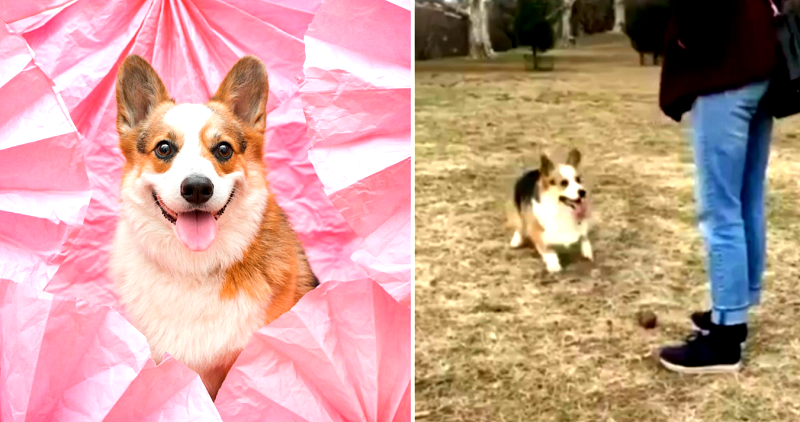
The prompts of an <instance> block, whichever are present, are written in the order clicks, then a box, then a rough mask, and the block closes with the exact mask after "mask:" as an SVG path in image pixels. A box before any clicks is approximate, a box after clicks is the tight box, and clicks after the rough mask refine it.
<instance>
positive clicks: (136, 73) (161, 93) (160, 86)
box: [117, 55, 172, 136]
mask: <svg viewBox="0 0 800 422" xmlns="http://www.w3.org/2000/svg"><path fill="white" fill-rule="evenodd" d="M166 101H170V102H171V101H172V98H170V96H169V94H168V93H167V88H166V87H165V86H164V83H163V82H161V78H159V77H158V74H157V73H156V71H155V70H154V69H153V67H152V66H150V63H147V61H146V60H145V59H143V58H141V57H139V56H137V55H131V56H128V57H127V58H126V59H125V61H123V62H122V65H121V66H120V68H119V72H117V132H119V134H120V136H124V135H125V134H126V133H128V132H129V131H130V130H131V129H133V128H134V127H136V126H137V125H138V124H139V123H141V122H142V121H143V120H144V119H145V118H146V117H147V115H148V114H150V112H151V111H153V109H154V108H155V107H156V106H157V105H159V104H161V103H162V102H166Z"/></svg>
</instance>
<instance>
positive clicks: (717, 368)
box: [658, 358, 742, 374]
mask: <svg viewBox="0 0 800 422" xmlns="http://www.w3.org/2000/svg"><path fill="white" fill-rule="evenodd" d="M658 360H659V361H661V364H662V365H664V367H665V368H667V369H669V370H670V371H673V372H679V373H681V374H729V373H733V372H739V370H740V369H741V368H742V362H741V361H739V362H736V363H734V364H731V365H711V366H698V367H688V366H680V365H676V364H674V363H670V362H667V361H665V360H664V359H662V358H659V359H658Z"/></svg>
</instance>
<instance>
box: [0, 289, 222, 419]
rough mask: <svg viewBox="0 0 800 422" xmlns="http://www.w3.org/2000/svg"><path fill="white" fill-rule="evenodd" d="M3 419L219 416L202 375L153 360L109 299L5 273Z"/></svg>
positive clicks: (0, 374) (0, 345) (0, 293)
mask: <svg viewBox="0 0 800 422" xmlns="http://www.w3.org/2000/svg"><path fill="white" fill-rule="evenodd" d="M0 420H2V421H3V422H16V421H26V422H35V421H60V422H62V421H63V422H68V421H109V422H111V421H134V420H135V421H164V422H167V421H177V420H182V421H190V420H194V421H219V420H221V419H220V417H219V414H218V413H217V410H216V408H215V407H214V404H213V403H212V402H211V398H210V397H209V395H208V393H207V392H206V389H205V387H204V386H203V382H202V381H201V380H200V377H199V376H198V375H197V374H195V373H194V372H192V371H191V370H190V369H189V368H187V367H186V366H184V365H183V364H182V363H180V362H178V361H176V360H175V359H167V360H165V361H163V362H162V363H161V364H160V365H158V366H155V364H154V363H153V361H152V360H150V349H149V347H148V346H147V341H146V340H145V338H144V336H143V335H142V334H141V333H139V332H138V331H137V330H136V329H135V328H133V326H132V325H131V324H130V323H128V321H126V320H125V319H124V318H123V317H122V316H121V315H119V314H118V313H116V312H115V311H114V310H112V309H111V308H110V307H108V306H92V305H89V304H88V303H86V302H85V301H82V300H75V299H64V298H61V297H57V296H54V295H52V294H50V293H45V292H42V291H40V290H37V289H35V288H33V287H30V286H26V285H23V284H20V283H14V282H12V281H11V280H0Z"/></svg>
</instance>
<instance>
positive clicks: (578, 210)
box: [574, 200, 589, 220]
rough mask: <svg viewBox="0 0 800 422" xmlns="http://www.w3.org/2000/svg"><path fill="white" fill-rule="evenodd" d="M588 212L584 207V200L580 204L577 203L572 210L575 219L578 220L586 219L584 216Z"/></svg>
mask: <svg viewBox="0 0 800 422" xmlns="http://www.w3.org/2000/svg"><path fill="white" fill-rule="evenodd" d="M588 211H589V208H588V207H587V206H586V201H585V200H584V201H581V202H580V203H579V204H578V205H577V206H576V207H575V210H574V213H575V217H576V218H577V219H578V220H583V219H584V218H586V214H587V213H588Z"/></svg>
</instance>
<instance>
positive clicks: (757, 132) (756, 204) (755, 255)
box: [742, 107, 772, 306]
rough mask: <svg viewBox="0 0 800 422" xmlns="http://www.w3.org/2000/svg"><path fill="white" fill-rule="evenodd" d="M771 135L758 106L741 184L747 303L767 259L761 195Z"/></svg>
mask: <svg viewBox="0 0 800 422" xmlns="http://www.w3.org/2000/svg"><path fill="white" fill-rule="evenodd" d="M771 137H772V117H771V116H770V115H769V114H768V113H767V111H766V110H765V109H764V107H761V108H759V110H758V111H757V112H756V115H755V116H754V117H753V120H752V122H751V123H750V134H749V144H748V148H747V160H746V162H745V177H744V186H743V187H742V217H743V219H744V234H745V239H746V240H747V269H748V273H747V279H748V298H749V300H748V301H749V304H750V306H753V305H757V304H758V303H759V302H760V300H761V278H762V275H763V274H764V266H765V261H766V246H767V227H766V222H765V216H764V207H765V205H764V202H765V198H764V195H765V191H766V175H767V163H768V162H769V146H770V143H771V142H770V141H771Z"/></svg>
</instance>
